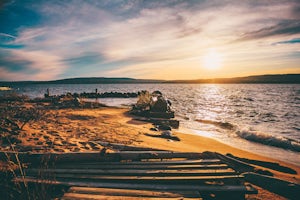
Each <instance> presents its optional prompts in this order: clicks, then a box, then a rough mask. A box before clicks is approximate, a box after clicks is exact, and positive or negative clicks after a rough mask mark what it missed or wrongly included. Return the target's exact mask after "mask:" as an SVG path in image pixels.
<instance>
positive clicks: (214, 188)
mask: <svg viewBox="0 0 300 200" xmlns="http://www.w3.org/2000/svg"><path fill="white" fill-rule="evenodd" d="M24 180H25V181H26V182H27V183H29V182H31V183H40V184H41V183H44V184H54V185H66V186H71V187H72V186H80V187H101V188H114V189H134V190H155V191H174V190H175V191H199V192H223V193H231V192H244V193H245V194H256V193H257V190H256V189H254V188H252V187H251V186H249V185H247V186H245V185H199V184H193V185H189V184H174V182H173V184H140V183H123V182H120V183H109V182H106V181H102V182H101V181H99V182H98V181H97V182H95V181H91V182H87V181H63V180H61V181H59V180H52V181H51V180H43V179H36V178H25V179H23V178H15V179H14V181H15V182H23V181H24Z"/></svg>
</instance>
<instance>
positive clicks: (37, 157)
mask: <svg viewBox="0 0 300 200" xmlns="http://www.w3.org/2000/svg"><path fill="white" fill-rule="evenodd" d="M7 155H8V156H9V157H11V158H12V159H14V158H15V157H16V156H17V157H18V159H19V160H20V161H21V162H31V163H39V162H42V161H43V162H45V161H47V162H78V161H79V160H80V161H81V162H87V161H122V160H142V159H172V158H186V159H199V158H202V155H201V153H194V152H172V151H122V152H115V153H104V154H103V153H100V152H99V153H98V152H70V153H22V152H21V153H19V152H0V160H7Z"/></svg>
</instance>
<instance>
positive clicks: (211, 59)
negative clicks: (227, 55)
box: [202, 48, 222, 70]
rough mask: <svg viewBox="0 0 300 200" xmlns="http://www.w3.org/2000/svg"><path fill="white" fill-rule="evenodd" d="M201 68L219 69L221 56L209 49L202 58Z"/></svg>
mask: <svg viewBox="0 0 300 200" xmlns="http://www.w3.org/2000/svg"><path fill="white" fill-rule="evenodd" d="M202 62H203V67H205V68H206V69H209V70H216V69H219V68H220V67H221V65H222V55H221V54H220V53H219V52H217V51H216V50H215V49H213V48H211V49H209V50H208V52H207V53H206V54H205V55H204V56H203V60H202Z"/></svg>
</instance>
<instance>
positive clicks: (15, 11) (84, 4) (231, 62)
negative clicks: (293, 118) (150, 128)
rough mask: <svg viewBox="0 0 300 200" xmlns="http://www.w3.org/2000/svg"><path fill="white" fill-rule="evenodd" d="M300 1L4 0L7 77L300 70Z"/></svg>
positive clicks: (0, 49) (2, 64) (2, 71)
mask: <svg viewBox="0 0 300 200" xmlns="http://www.w3.org/2000/svg"><path fill="white" fill-rule="evenodd" d="M299 13H300V1H299V0H284V1H281V0H259V1H258V0H243V1H240V0H222V1H221V0H165V1H161V0H51V1H49V0H0V80H1V81H21V80H57V79H64V78H73V77H130V78H138V79H164V80H183V79H184V80H186V79H202V78H225V77H226V78H227V77H239V76H248V75H261V74H286V73H300V14H299Z"/></svg>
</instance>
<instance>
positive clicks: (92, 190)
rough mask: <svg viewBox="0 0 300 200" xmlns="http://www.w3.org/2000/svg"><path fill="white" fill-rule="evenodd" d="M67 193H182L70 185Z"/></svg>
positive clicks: (176, 195) (171, 195)
mask: <svg viewBox="0 0 300 200" xmlns="http://www.w3.org/2000/svg"><path fill="white" fill-rule="evenodd" d="M67 192H68V193H78V194H97V195H116V196H132V197H133V196H143V197H182V196H183V195H182V194H179V193H175V192H174V191H173V192H161V191H145V190H133V189H131V190H128V189H112V188H91V187H76V186H75V187H71V188H70V189H69V190H68V191H67Z"/></svg>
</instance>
